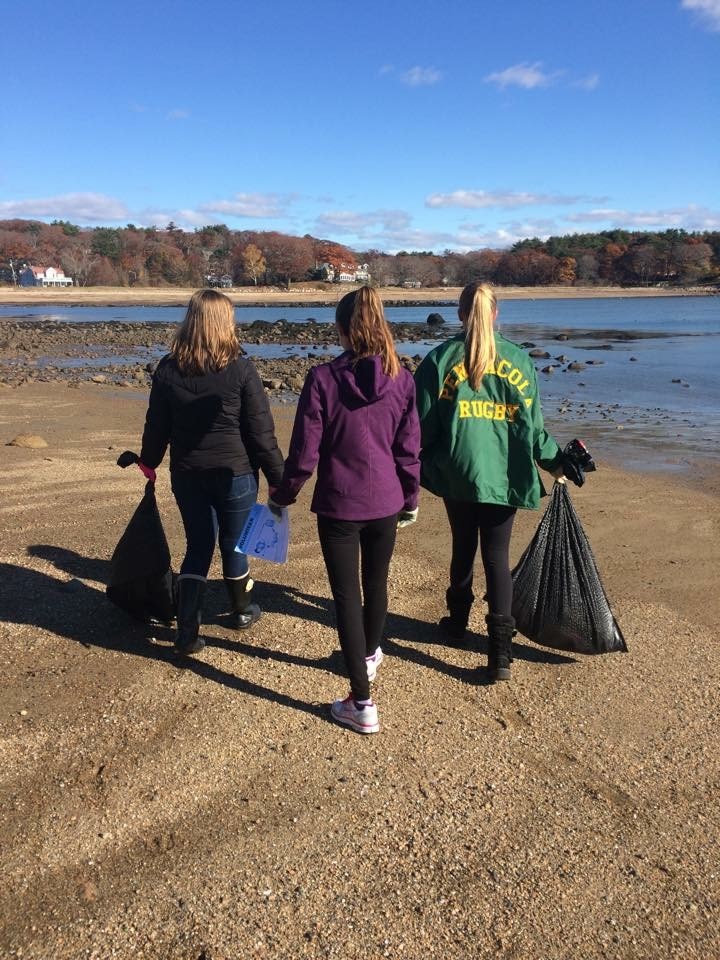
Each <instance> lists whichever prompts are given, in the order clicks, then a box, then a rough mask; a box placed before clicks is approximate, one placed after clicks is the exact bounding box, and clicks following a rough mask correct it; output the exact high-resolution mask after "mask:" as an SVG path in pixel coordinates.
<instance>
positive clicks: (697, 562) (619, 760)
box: [0, 383, 720, 960]
mask: <svg viewBox="0 0 720 960" xmlns="http://www.w3.org/2000/svg"><path fill="white" fill-rule="evenodd" d="M0 389H2V392H1V393H0V397H1V398H2V408H1V411H2V412H1V413H0V420H1V427H0V442H1V443H2V444H3V446H2V454H1V455H0V456H1V457H2V474H1V479H0V484H1V485H2V492H3V498H2V506H1V507H0V531H1V542H2V579H1V580H0V582H1V583H2V591H1V597H2V599H1V601H0V603H1V620H2V623H1V624H0V640H1V644H0V649H1V650H2V654H1V656H2V679H1V680H0V684H1V690H2V692H1V695H0V703H1V708H0V762H1V765H2V775H1V778H0V847H1V848H2V851H3V868H4V883H3V887H2V892H1V893H0V930H1V932H0V955H2V956H3V957H14V958H19V957H22V958H24V960H28V958H33V960H65V958H67V960H76V958H79V957H89V958H96V960H104V958H110V957H119V958H146V960H237V958H240V957H243V958H245V957H248V958H249V957H263V958H290V957H293V958H294V957H313V958H325V957H344V958H348V960H355V958H358V960H359V958H367V960H375V958H380V957H389V958H410V960H416V958H417V960H421V958H426V957H438V958H457V960H460V958H463V960H465V958H485V957H488V958H489V957H500V958H508V960H509V958H518V960H519V958H522V960H535V958H537V960H541V958H542V960H554V958H567V960H571V958H572V960H576V958H580V957H582V958H583V960H593V958H598V960H600V958H603V960H607V958H623V960H626V958H627V960H630V958H632V960H639V958H647V960H658V958H678V960H679V958H682V960H692V958H698V960H700V958H703V960H706V958H709V957H711V956H714V955H715V954H716V952H717V944H718V943H719V942H720V920H719V919H718V918H719V917H720V912H719V911H718V907H719V906H720V904H719V903H718V900H719V898H720V881H719V879H718V870H717V846H716V840H717V836H718V831H719V830H720V822H719V820H720V817H719V815H718V807H717V796H718V790H719V789H720V763H719V758H718V750H717V739H716V729H715V727H716V718H717V689H718V681H719V680H720V650H719V649H718V644H717V623H718V617H719V615H720V610H719V609H718V599H717V593H716V584H717V569H718V566H719V565H720V546H719V543H720V537H718V521H717V516H718V509H717V508H718V494H719V492H720V488H719V485H718V481H717V478H716V477H715V478H714V479H712V478H711V479H709V480H708V482H707V483H706V484H705V486H704V488H702V489H698V486H697V484H696V485H695V486H690V485H688V484H680V483H677V482H675V481H670V480H668V479H666V478H663V477H661V476H653V477H647V476H639V475H631V474H626V473H622V472H620V471H618V470H616V469H613V468H612V467H609V466H608V465H606V464H601V465H600V469H599V471H598V472H597V473H596V474H594V475H593V476H592V477H591V478H590V479H589V482H588V483H587V484H586V485H585V486H584V487H583V488H582V489H581V490H576V489H575V488H572V490H571V495H572V497H573V500H574V503H575V505H576V507H577V510H578V512H579V514H580V516H581V518H582V521H583V523H584V525H585V529H586V531H587V533H588V535H589V537H590V541H591V543H592V545H593V548H594V551H595V554H596V558H597V561H598V565H599V568H600V571H601V573H602V575H603V578H604V582H605V586H606V589H607V592H608V595H609V597H610V598H611V601H612V603H613V607H614V611H615V614H616V616H617V618H618V620H619V622H620V624H621V626H622V628H623V630H624V633H625V636H626V639H627V642H628V646H629V652H628V653H627V654H624V655H610V656H605V657H594V658H592V657H590V658H577V659H573V658H572V657H568V656H565V655H561V654H558V653H554V652H551V651H548V650H543V649H541V648H540V647H536V646H535V645H533V644H532V643H530V642H529V641H526V640H524V638H521V637H519V638H518V641H519V642H518V644H517V650H516V660H515V664H514V666H513V680H512V681H511V682H510V683H509V684H501V685H497V686H495V687H493V686H487V685H486V684H485V682H484V674H483V671H482V670H479V669H478V668H479V667H481V665H482V664H483V663H484V661H485V657H484V654H483V651H484V650H485V642H486V641H485V636H484V632H483V628H484V622H483V617H484V613H485V610H484V606H483V604H482V603H481V602H480V601H478V602H477V603H476V605H475V608H474V610H473V614H472V620H471V629H472V642H471V644H470V646H471V647H472V648H473V649H468V650H455V649H451V648H449V647H447V646H444V645H443V644H442V643H440V642H439V637H438V634H437V632H436V629H435V627H434V623H435V622H436V621H437V619H438V618H439V616H441V614H442V613H443V593H444V588H445V576H446V568H447V562H448V555H449V540H448V533H447V529H446V521H445V519H444V512H443V509H442V505H441V504H440V503H439V502H438V501H437V500H435V499H434V498H432V497H430V496H429V495H424V496H423V498H422V500H421V508H420V519H419V522H418V523H417V524H416V525H415V526H414V527H411V528H408V529H407V530H404V531H402V533H401V535H400V536H399V541H398V547H397V551H396V555H395V558H394V560H393V568H392V578H391V581H392V582H391V596H390V606H391V614H390V617H389V619H388V626H387V642H386V644H385V651H386V654H387V659H386V661H385V663H383V665H382V667H381V669H380V672H379V675H378V681H377V684H376V690H375V694H376V699H377V701H378V704H379V709H380V717H381V723H382V726H383V729H382V732H381V734H380V735H379V736H377V737H373V738H367V739H364V738H361V737H359V736H357V735H355V734H352V733H350V732H348V731H344V730H343V729H341V728H339V727H337V726H335V725H333V724H332V723H331V722H330V721H329V718H328V713H327V705H328V703H329V702H330V701H331V700H332V699H334V698H335V697H336V696H339V695H344V693H345V689H346V681H345V680H344V679H343V676H342V672H343V666H342V662H341V659H340V656H339V653H338V651H337V649H336V639H335V632H334V627H333V620H332V611H331V605H330V603H329V591H328V587H327V583H326V579H325V573H324V568H323V563H322V559H321V556H320V551H319V546H318V542H317V536H316V531H315V525H314V518H313V517H312V515H311V514H310V513H309V509H308V508H309V497H310V492H311V491H310V490H309V489H307V490H306V491H304V493H303V496H302V498H301V500H300V502H299V503H298V504H297V505H296V506H295V507H294V508H293V511H292V525H293V539H292V547H291V556H290V560H289V562H288V564H287V565H286V566H282V567H276V566H272V565H267V564H261V563H256V564H255V567H254V570H253V574H254V576H255V577H256V579H257V581H258V584H259V586H258V592H259V595H260V601H261V603H262V606H263V607H264V609H265V616H264V618H263V619H262V620H261V622H260V623H259V624H257V625H256V626H255V627H254V628H252V629H251V630H250V631H249V633H246V634H242V635H238V634H236V633H234V632H233V631H232V630H230V629H229V628H228V626H227V622H226V620H225V617H224V596H223V591H222V583H221V582H219V578H220V570H219V566H218V564H217V561H216V562H215V565H214V567H213V570H212V572H211V575H212V577H213V578H214V582H213V583H212V584H211V588H210V602H209V609H208V612H207V618H206V619H207V623H206V624H205V626H204V627H203V633H204V636H205V637H206V640H207V648H206V650H205V651H204V653H203V654H202V655H200V656H199V657H197V658H196V659H194V660H190V661H187V662H184V663H181V662H179V661H178V660H177V658H176V657H175V656H174V655H173V653H172V652H171V646H170V641H171V632H170V631H169V630H167V629H161V628H156V629H150V628H145V627H144V626H142V625H140V624H137V623H134V622H133V621H131V620H129V619H128V618H127V617H126V616H125V615H124V614H123V613H121V612H120V611H119V610H116V609H114V608H113V607H112V606H110V604H109V603H108V602H107V600H106V598H105V596H104V583H105V579H106V575H107V566H108V558H109V557H110V554H111V553H112V550H113V547H114V545H115V543H116V542H117V540H118V538H119V536H120V534H121V532H122V530H123V528H124V526H125V524H126V522H127V520H128V518H129V516H130V515H131V513H132V511H133V509H134V507H135V505H136V503H137V501H138V500H139V498H140V496H141V493H142V478H141V476H140V474H139V472H137V471H135V470H128V471H121V470H120V469H118V468H117V467H116V466H115V458H116V457H117V455H118V454H119V453H120V452H121V451H122V450H124V449H126V448H137V445H138V439H139V436H140V432H141V429H142V422H143V418H144V410H145V400H146V392H145V391H144V390H129V389H127V390H124V391H121V390H118V389H117V388H113V387H111V386H110V385H104V386H103V385H94V384H86V383H81V384H79V385H75V386H72V387H71V386H68V385H65V384H63V383H29V384H26V385H24V386H21V387H19V388H17V389H10V388H0ZM275 414H276V423H277V427H278V435H279V439H280V443H281V446H282V447H283V448H286V447H287V442H288V437H289V430H290V427H291V423H292V416H293V409H292V407H291V406H280V407H277V408H276V409H275ZM21 433H22V434H38V435H40V436H42V437H43V438H44V439H45V441H46V442H47V446H46V447H43V448H39V449H29V448H23V447H15V446H5V444H7V443H8V442H9V441H11V440H12V439H13V438H14V437H15V436H16V435H17V434H21ZM158 497H159V501H160V505H161V509H162V512H163V517H164V520H165V524H166V529H167V533H168V538H169V540H170V545H171V549H172V553H173V559H174V562H175V565H176V566H177V564H178V562H179V560H180V558H181V555H182V549H183V542H184V541H183V536H182V530H181V526H180V522H179V517H178V514H177V510H176V508H175V505H174V502H173V500H172V496H171V494H170V490H169V478H168V474H167V470H166V468H165V467H163V468H161V470H160V472H159V480H158ZM538 519H539V514H535V513H522V514H521V515H520V516H519V518H518V522H517V527H516V532H515V536H514V539H513V553H514V557H515V558H516V557H517V556H519V554H520V552H521V550H522V549H523V547H524V546H525V544H526V543H527V541H528V540H529V538H530V536H531V534H532V531H533V530H534V528H535V525H536V523H537V521H538ZM476 592H477V593H479V594H481V592H482V591H481V590H477V591H476Z"/></svg>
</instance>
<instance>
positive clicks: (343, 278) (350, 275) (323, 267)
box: [316, 263, 370, 283]
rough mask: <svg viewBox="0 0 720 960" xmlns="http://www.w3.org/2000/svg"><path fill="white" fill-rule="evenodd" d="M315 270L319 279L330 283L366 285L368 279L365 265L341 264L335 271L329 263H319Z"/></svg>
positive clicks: (368, 274)
mask: <svg viewBox="0 0 720 960" xmlns="http://www.w3.org/2000/svg"><path fill="white" fill-rule="evenodd" d="M316 270H317V275H318V277H319V279H321V280H329V281H330V282H331V283H332V282H334V283H367V282H368V280H369V279H370V273H369V272H368V265H367V264H366V263H363V264H362V265H361V266H359V267H355V266H352V267H351V266H348V265H347V264H344V263H341V264H340V266H339V267H338V268H337V269H335V267H333V265H332V264H331V263H319V264H317V267H316Z"/></svg>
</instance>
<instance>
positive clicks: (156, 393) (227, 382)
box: [140, 355, 283, 487]
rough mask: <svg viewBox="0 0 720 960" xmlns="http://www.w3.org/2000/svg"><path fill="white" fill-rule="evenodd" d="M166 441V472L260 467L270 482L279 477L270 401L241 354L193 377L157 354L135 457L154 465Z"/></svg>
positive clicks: (252, 470) (280, 464)
mask: <svg viewBox="0 0 720 960" xmlns="http://www.w3.org/2000/svg"><path fill="white" fill-rule="evenodd" d="M168 444H170V470H172V471H175V470H212V469H216V468H226V469H228V468H229V469H231V470H232V472H233V473H234V474H243V473H257V472H258V471H262V473H263V474H264V475H265V479H266V480H267V482H268V484H269V485H270V486H272V487H275V486H277V485H278V484H279V483H280V480H281V479H282V473H283V456H282V454H281V453H280V450H279V448H278V445H277V440H276V439H275V424H274V423H273V418H272V414H271V412H270V405H269V403H268V399H267V396H266V395H265V390H264V389H263V385H262V383H261V382H260V377H259V376H258V373H257V370H256V369H255V366H254V364H253V363H252V361H251V360H248V359H247V358H245V357H239V358H238V359H237V360H234V361H233V362H232V363H229V364H228V365H227V367H225V368H224V369H223V370H219V371H218V372H217V373H212V372H211V373H206V374H202V375H199V376H187V375H185V374H183V373H181V371H180V370H179V369H178V366H177V364H176V363H175V360H174V359H173V358H172V357H171V356H170V355H168V356H166V357H163V359H162V360H161V361H160V363H159V364H158V366H157V369H156V370H155V374H154V376H153V382H152V389H151V390H150V403H149V404H148V411H147V417H146V418H145V430H144V432H143V439H142V451H141V454H140V459H141V460H142V462H143V463H144V464H145V465H146V466H148V467H157V465H158V464H159V463H160V461H161V460H162V458H163V457H164V456H165V451H166V449H167V446H168Z"/></svg>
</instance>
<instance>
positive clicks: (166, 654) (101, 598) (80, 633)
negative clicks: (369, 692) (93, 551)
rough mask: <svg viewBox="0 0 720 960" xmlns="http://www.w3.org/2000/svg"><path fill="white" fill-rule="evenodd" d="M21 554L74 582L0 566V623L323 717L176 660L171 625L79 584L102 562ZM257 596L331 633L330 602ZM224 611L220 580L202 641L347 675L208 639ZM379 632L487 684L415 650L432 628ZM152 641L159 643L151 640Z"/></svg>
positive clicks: (397, 624) (403, 653)
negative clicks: (145, 618)
mask: <svg viewBox="0 0 720 960" xmlns="http://www.w3.org/2000/svg"><path fill="white" fill-rule="evenodd" d="M27 552H28V554H29V555H30V556H32V557H37V558H40V559H42V560H45V561H47V562H49V563H51V564H52V565H53V566H54V567H55V568H56V569H57V570H59V571H62V572H63V573H64V574H69V575H70V576H71V577H72V578H73V579H71V580H66V579H60V578H55V577H53V576H51V575H49V574H46V573H40V572H38V571H36V570H29V569H27V568H25V567H21V566H15V565H12V564H6V563H0V583H2V584H3V591H2V594H1V595H0V618H2V619H3V620H4V621H6V622H9V623H17V624H30V625H33V626H36V627H40V628H41V629H43V630H48V631H50V632H52V633H55V634H57V635H58V636H61V637H65V638H67V639H68V640H73V641H75V642H77V643H80V644H82V645H83V646H85V647H87V648H90V647H98V648H101V649H105V650H115V651H118V652H121V653H126V654H130V655H132V656H138V657H144V658H146V659H154V660H160V661H163V662H165V663H167V664H169V665H171V666H173V667H176V668H177V669H179V670H189V671H191V672H192V673H194V674H196V675H197V676H199V677H202V678H203V679H205V680H209V681H212V682H214V683H220V684H223V685H224V686H226V687H229V688H230V689H233V690H237V691H238V692H240V693H245V694H247V695H248V696H252V697H259V698H260V699H263V700H268V701H271V702H273V703H278V704H280V705H281V706H285V707H290V708H292V709H294V710H299V711H302V712H304V713H308V714H310V715H311V716H314V717H319V718H321V719H324V720H328V717H327V707H326V705H325V704H315V703H308V702H306V701H304V700H299V699H297V698H295V697H291V696H289V695H288V694H284V693H281V692H279V691H276V690H273V689H271V688H269V687H265V686H262V685H261V684H257V683H254V682H252V681H250V680H245V679H243V678H242V677H239V676H237V675H235V674H231V673H228V672H227V671H224V670H221V669H219V668H217V667H214V666H212V665H211V664H209V663H207V662H205V661H203V660H202V659H197V658H192V657H179V656H178V655H177V654H175V652H174V651H173V649H172V647H171V646H170V645H169V644H170V643H171V642H172V638H173V631H172V630H171V629H170V628H168V627H163V626H159V625H147V624H141V623H138V622H137V621H134V620H131V619H130V618H129V617H128V616H127V615H126V614H125V613H123V612H122V611H121V610H118V609H117V608H116V607H114V606H113V605H112V604H111V603H110V602H109V600H108V599H107V597H106V596H105V593H104V591H102V590H99V589H97V588H95V587H91V586H88V585H87V584H86V583H83V582H82V581H83V580H93V581H97V582H100V583H104V582H106V581H107V576H108V571H109V562H108V561H107V560H103V559H99V558H92V557H84V556H82V555H81V554H79V553H76V552H74V551H72V550H67V549H65V548H63V547H57V546H52V545H49V544H38V545H35V546H31V547H28V551H27ZM257 598H258V600H259V602H260V605H261V606H262V608H263V610H264V612H265V614H266V615H267V614H275V615H280V616H289V617H294V618H297V619H299V620H302V621H305V622H310V623H318V624H320V625H322V626H325V627H331V628H334V626H335V618H334V611H333V603H332V600H330V599H328V598H326V597H320V596H317V595H315V594H311V593H304V592H303V591H301V590H298V589H296V588H295V587H291V586H285V585H283V584H274V583H258V584H257ZM226 610H227V607H226V598H225V593H224V588H223V585H222V583H210V584H209V589H208V601H207V604H206V610H205V613H204V628H203V636H204V638H205V641H206V644H207V646H208V647H217V648H219V649H222V650H228V651H231V652H235V653H240V654H242V655H244V656H247V657H254V658H256V659H262V660H273V661H277V662H280V663H286V664H293V665H296V666H301V667H311V668H313V669H318V670H324V671H326V672H329V673H333V674H336V675H338V676H341V677H345V676H347V674H346V672H345V665H344V662H343V658H342V655H341V653H340V651H339V650H334V651H333V652H332V653H331V654H329V655H327V656H323V657H317V658H313V657H305V656H302V655H300V654H295V653H291V652H288V651H287V650H279V649H274V648H273V647H272V646H262V645H260V644H259V643H256V642H247V641H245V640H244V639H242V637H243V635H242V634H237V633H236V634H235V636H234V637H233V639H227V638H225V637H222V636H213V635H212V631H211V629H209V628H212V627H213V626H227V627H229V622H228V620H227V616H226ZM385 634H386V639H385V641H384V642H383V650H384V651H385V653H387V654H390V655H391V656H394V657H397V658H398V659H400V660H406V661H408V662H410V663H414V664H416V665H418V666H421V667H425V668H427V669H430V670H436V671H438V672H439V673H442V674H444V675H446V676H448V677H451V678H453V679H455V680H460V681H462V682H463V683H467V684H469V685H478V684H483V683H485V682H486V672H485V670H484V669H478V666H477V665H476V666H473V667H463V666H457V665H455V664H454V663H449V662H448V661H447V660H445V659H443V658H442V656H439V655H436V654H435V653H431V652H428V651H426V650H422V649H419V648H418V645H423V646H427V647H431V648H434V649H437V650H438V651H441V650H443V649H444V644H443V641H442V637H441V635H440V634H439V632H438V629H437V627H436V625H435V624H434V623H427V622H425V621H422V620H418V619H416V618H413V617H406V616H403V615H401V614H396V613H392V612H391V613H389V614H388V618H387V624H386V630H385ZM151 636H152V637H154V638H156V639H157V640H162V641H165V643H160V644H159V643H151V642H150V637H151ZM236 638H237V639H236ZM469 646H470V648H471V649H474V650H476V651H477V652H478V653H479V654H480V655H481V656H482V657H483V660H484V657H485V655H486V654H487V637H485V636H482V635H477V634H475V635H471V638H470V644H469ZM513 654H514V657H515V659H516V660H526V661H532V662H541V663H550V664H556V665H560V664H568V663H573V662H575V661H574V659H573V658H572V657H569V656H565V655H563V654H561V653H555V652H553V651H550V650H544V649H541V648H538V647H535V646H528V645H527V644H525V643H522V642H514V643H513Z"/></svg>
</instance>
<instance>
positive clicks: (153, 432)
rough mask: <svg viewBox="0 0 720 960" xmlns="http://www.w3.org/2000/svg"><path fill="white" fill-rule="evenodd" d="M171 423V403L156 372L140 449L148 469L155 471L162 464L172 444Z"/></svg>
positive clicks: (141, 458) (141, 456) (141, 457)
mask: <svg viewBox="0 0 720 960" xmlns="http://www.w3.org/2000/svg"><path fill="white" fill-rule="evenodd" d="M170 421H171V417H170V401H169V398H168V395H167V391H166V389H165V387H164V385H163V383H162V381H161V380H160V379H159V378H158V375H157V371H156V372H155V373H154V374H153V379H152V386H151V387H150V401H149V403H148V408H147V414H146V415H145V429H144V430H143V437H142V447H141V449H140V460H141V461H142V462H143V463H144V464H145V466H146V467H152V469H153V470H154V469H155V468H156V467H158V466H159V465H160V463H162V459H163V457H164V456H165V451H166V450H167V445H168V443H169V442H170Z"/></svg>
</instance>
